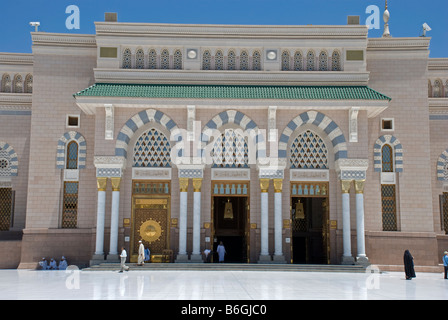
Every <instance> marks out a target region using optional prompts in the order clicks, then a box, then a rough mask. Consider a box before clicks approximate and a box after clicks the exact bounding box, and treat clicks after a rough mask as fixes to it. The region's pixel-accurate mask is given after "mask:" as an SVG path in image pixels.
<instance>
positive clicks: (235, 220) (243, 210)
mask: <svg viewBox="0 0 448 320" xmlns="http://www.w3.org/2000/svg"><path fill="white" fill-rule="evenodd" d="M213 211H214V212H213V229H214V239H213V252H214V255H213V262H218V261H219V260H218V254H217V252H216V250H217V247H218V245H219V243H220V242H221V241H222V242H223V244H224V247H225V248H226V252H227V253H226V255H225V259H224V262H226V263H246V262H248V261H247V258H248V254H247V250H248V246H247V197H231V196H229V197H227V196H224V197H222V196H220V197H214V198H213Z"/></svg>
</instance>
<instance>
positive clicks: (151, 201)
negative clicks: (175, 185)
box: [130, 181, 170, 262]
mask: <svg viewBox="0 0 448 320" xmlns="http://www.w3.org/2000/svg"><path fill="white" fill-rule="evenodd" d="M169 191H170V184H169V182H166V181H162V182H159V181H133V194H132V228H131V248H130V251H131V257H130V261H131V262H137V260H138V247H139V240H142V242H143V245H144V246H145V248H148V249H149V250H150V252H151V256H153V255H162V254H163V253H164V251H165V250H167V249H169V246H170V244H169V230H170V225H169V223H170V194H169Z"/></svg>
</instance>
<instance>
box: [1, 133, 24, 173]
mask: <svg viewBox="0 0 448 320" xmlns="http://www.w3.org/2000/svg"><path fill="white" fill-rule="evenodd" d="M1 160H3V161H1ZM0 161H1V163H2V164H0V177H2V176H3V177H4V176H17V172H18V168H19V160H18V158H17V153H16V152H15V150H14V148H13V147H12V146H11V145H9V144H8V143H7V142H5V141H0Z"/></svg>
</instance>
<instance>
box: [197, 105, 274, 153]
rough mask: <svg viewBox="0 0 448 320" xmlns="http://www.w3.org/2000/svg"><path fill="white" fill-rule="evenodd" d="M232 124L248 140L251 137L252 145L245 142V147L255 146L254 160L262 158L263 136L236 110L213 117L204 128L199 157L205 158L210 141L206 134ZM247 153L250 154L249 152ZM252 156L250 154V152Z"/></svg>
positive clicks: (248, 119)
mask: <svg viewBox="0 0 448 320" xmlns="http://www.w3.org/2000/svg"><path fill="white" fill-rule="evenodd" d="M228 123H233V124H236V125H238V126H239V127H240V128H241V129H242V131H243V133H244V134H245V135H246V134H248V139H249V137H251V139H252V143H250V142H249V141H245V143H246V144H247V145H252V146H255V158H256V159H258V158H264V157H265V156H266V146H265V142H264V138H263V135H262V134H261V132H260V130H259V129H258V126H257V124H256V123H255V122H254V121H253V120H252V119H251V118H249V117H248V116H246V115H245V114H244V113H242V112H240V111H236V110H226V111H223V112H221V113H219V114H218V115H216V116H214V117H213V118H212V119H211V120H210V121H209V122H208V123H207V124H206V125H205V127H204V129H203V130H202V134H201V141H202V149H201V155H198V156H203V157H205V152H206V149H205V147H206V144H207V143H208V142H209V141H210V138H211V137H209V136H208V134H207V133H209V134H210V132H213V131H214V130H219V128H220V127H222V126H223V125H225V124H228ZM241 150H242V149H240V151H241ZM248 151H250V152H251V150H249V148H248ZM251 154H252V152H251Z"/></svg>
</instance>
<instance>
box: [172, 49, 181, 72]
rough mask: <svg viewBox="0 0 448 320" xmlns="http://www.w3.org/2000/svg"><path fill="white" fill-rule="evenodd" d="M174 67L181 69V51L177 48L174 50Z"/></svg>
mask: <svg viewBox="0 0 448 320" xmlns="http://www.w3.org/2000/svg"><path fill="white" fill-rule="evenodd" d="M174 69H176V70H182V51H180V50H179V49H177V50H176V51H174Z"/></svg>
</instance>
